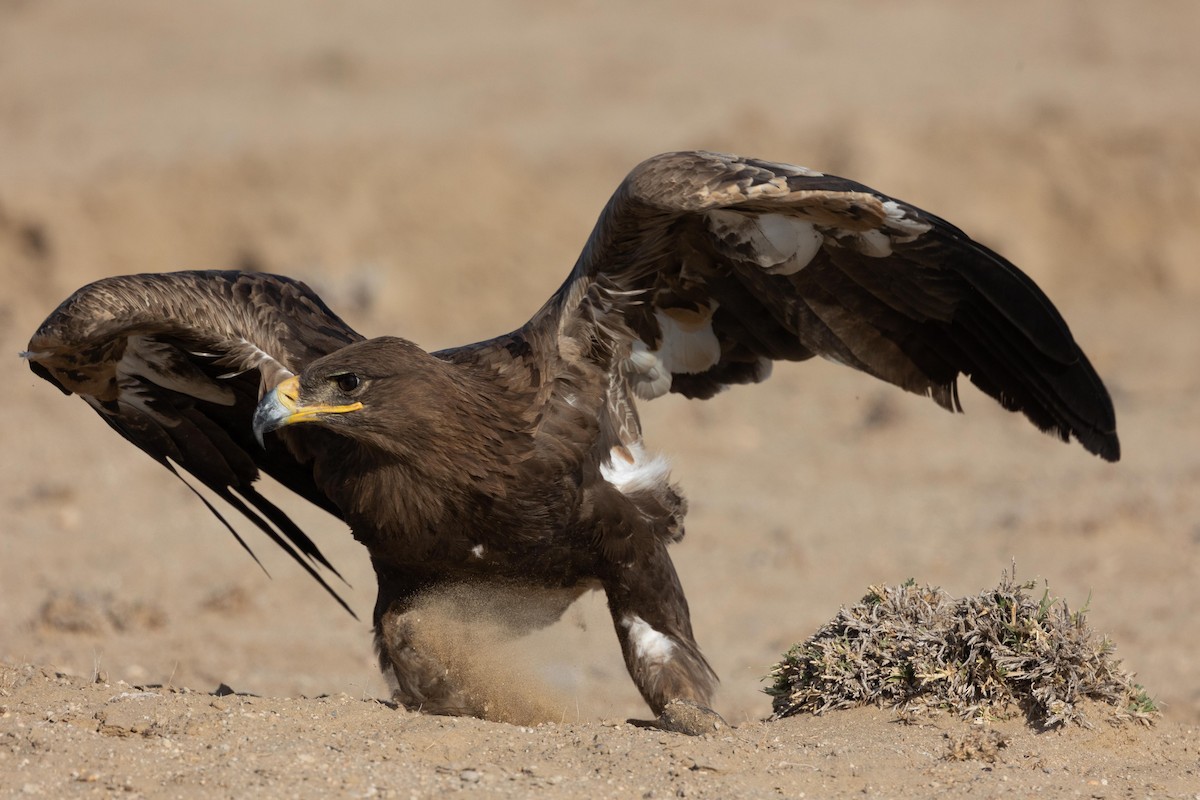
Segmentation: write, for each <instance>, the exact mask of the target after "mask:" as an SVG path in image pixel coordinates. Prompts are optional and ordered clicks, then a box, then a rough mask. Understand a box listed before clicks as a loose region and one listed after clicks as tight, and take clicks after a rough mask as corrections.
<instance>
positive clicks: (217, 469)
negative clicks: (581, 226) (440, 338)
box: [23, 152, 1119, 713]
mask: <svg viewBox="0 0 1200 800" xmlns="http://www.w3.org/2000/svg"><path fill="white" fill-rule="evenodd" d="M447 299H448V298H447ZM23 355H24V357H25V358H27V359H28V361H29V365H30V367H31V368H32V369H33V371H34V372H36V373H37V374H38V375H39V376H41V377H43V378H45V379H46V380H48V381H50V382H51V383H53V384H54V385H55V386H57V387H58V388H59V389H61V390H62V391H63V392H65V393H74V394H78V395H80V396H81V397H83V399H84V400H86V401H87V402H88V403H89V404H90V405H91V406H92V408H94V409H95V410H96V412H97V413H98V414H99V415H100V417H101V418H102V419H104V420H105V422H107V423H108V424H109V425H111V426H112V427H113V428H114V429H115V430H116V431H117V432H118V433H120V434H121V435H122V436H124V437H125V438H126V439H128V440H129V441H131V442H132V443H134V444H135V445H137V446H138V447H140V448H141V449H142V450H144V451H145V452H147V453H148V454H150V455H151V456H152V457H153V458H154V459H156V460H157V461H158V462H159V463H161V464H163V465H164V466H165V467H167V468H168V469H171V470H172V471H174V468H175V466H178V467H180V468H182V469H183V470H185V471H187V472H188V473H190V474H191V475H193V476H194V477H195V478H196V479H198V480H199V481H200V482H201V483H203V484H204V485H205V486H207V487H209V489H211V490H212V491H213V492H215V493H216V494H217V495H218V496H220V497H221V498H223V499H224V500H225V501H227V502H228V503H229V504H231V505H232V506H233V507H234V508H235V509H237V511H239V512H241V513H242V514H244V515H245V516H246V517H248V518H249V519H250V520H251V521H252V522H253V523H254V524H255V525H256V526H257V527H258V528H260V529H261V530H262V531H263V532H265V533H266V535H268V536H270V537H271V538H272V539H273V540H274V541H275V542H276V543H277V544H278V545H279V546H280V547H282V548H283V549H284V550H286V551H287V552H288V553H290V554H291V556H292V557H293V558H294V559H296V561H298V562H299V563H300V564H301V565H303V566H304V568H305V569H306V570H308V571H309V573H310V574H312V575H313V576H314V577H315V578H316V579H317V580H318V581H320V582H321V584H322V585H323V586H325V587H326V589H327V590H329V591H330V592H332V591H333V590H332V589H330V587H329V586H328V584H326V582H325V580H324V579H323V578H322V576H321V574H320V572H319V571H318V567H324V568H330V569H332V568H331V567H330V565H329V564H328V562H327V561H326V560H325V558H324V557H323V556H322V555H321V553H320V551H319V550H318V548H317V547H316V546H315V545H314V543H313V542H312V541H311V540H310V539H309V538H308V536H306V535H305V533H304V532H303V531H301V530H300V529H299V528H298V527H297V526H296V525H295V524H293V522H292V521H291V520H290V519H289V518H288V517H287V515H286V514H284V513H283V512H282V511H281V510H280V509H278V508H277V507H276V506H274V505H272V504H271V503H270V502H269V501H268V500H267V499H266V498H265V497H263V496H262V495H260V494H259V493H258V492H257V491H256V490H255V487H254V481H255V480H256V478H257V477H258V476H259V474H260V472H265V473H267V474H269V475H271V476H273V477H274V478H276V479H277V480H279V481H280V482H281V483H283V484H284V485H285V486H287V487H288V488H289V489H291V490H292V491H294V492H296V493H297V494H300V495H302V496H303V497H305V498H307V499H309V500H311V501H312V502H314V503H316V504H317V505H319V506H320V507H322V508H324V509H325V510H327V511H328V512H329V513H331V514H333V515H334V516H337V517H339V518H340V519H342V520H344V521H345V522H346V523H347V524H348V525H349V527H350V529H351V530H352V531H353V534H354V536H355V538H357V539H358V540H359V541H360V542H362V543H363V544H364V545H365V546H366V547H367V549H368V550H369V552H370V556H371V561H372V564H373V565H374V568H375V571H376V574H377V576H378V581H379V594H378V601H377V603H376V605H375V609H374V620H373V621H374V630H375V640H376V645H377V647H378V651H379V656H380V664H381V667H382V668H383V669H384V671H385V672H390V673H391V674H392V675H393V676H394V678H395V681H396V684H397V689H396V696H397V698H398V699H399V700H400V701H402V702H403V703H404V704H405V705H407V706H409V707H420V708H423V709H425V710H429V711H442V712H447V713H473V712H477V711H478V709H476V708H473V707H472V705H471V702H472V701H471V699H470V698H469V697H465V696H464V695H463V693H462V692H461V691H460V688H459V687H457V686H456V685H454V683H453V681H452V680H448V679H447V670H446V668H445V665H442V664H439V663H437V662H436V660H435V659H434V658H433V657H432V656H431V655H430V654H428V653H424V652H421V650H420V649H419V648H418V647H415V646H414V642H413V637H412V636H411V633H412V629H411V622H412V620H411V619H410V614H409V612H410V611H411V609H412V604H413V601H414V599H415V598H417V597H418V596H419V595H420V594H421V593H422V592H424V591H426V590H429V589H433V588H436V587H439V586H444V585H446V584H451V583H460V582H479V583H481V584H483V585H485V586H486V585H489V584H499V583H505V584H507V585H509V586H512V585H516V586H520V587H525V589H527V591H528V594H529V596H530V597H531V598H533V597H535V596H536V597H537V598H539V602H544V603H546V604H547V605H548V607H549V609H550V611H549V613H548V614H547V615H546V616H545V619H547V620H548V619H552V618H554V617H555V616H556V615H557V614H561V612H562V610H563V609H565V608H566V606H567V605H568V604H569V603H570V602H571V601H572V600H573V599H574V598H576V597H577V596H579V594H581V593H582V592H584V591H585V590H587V589H590V588H601V589H603V590H604V592H605V593H606V595H607V599H608V606H609V608H610V610H611V613H612V619H613V623H614V625H615V628H616V633H617V638H618V639H619V641H620V646H621V649H622V651H623V653H624V657H625V663H626V664H627V666H628V668H629V673H630V675H631V676H632V678H633V680H634V682H635V683H636V684H637V687H638V689H639V690H640V691H641V694H642V696H643V697H644V698H645V700H646V702H647V703H648V704H649V705H650V707H651V708H652V709H653V710H654V711H655V712H656V713H659V712H661V711H662V710H663V708H664V707H665V706H666V704H667V703H668V702H669V701H674V700H681V701H685V702H689V703H694V704H697V705H705V704H707V703H708V702H709V700H710V697H711V694H712V692H713V690H714V686H715V683H716V676H715V675H714V673H713V671H712V670H711V669H710V668H709V665H708V663H707V662H706V661H705V659H704V657H703V656H702V655H701V653H700V650H699V648H698V647H697V645H696V642H695V639H694V637H693V635H692V628H691V623H690V620H689V615H688V606H687V602H686V600H685V599H684V594H683V591H682V589H681V587H680V583H679V580H678V578H677V577H676V573H675V569H674V567H673V566H672V563H671V559H670V558H669V556H668V554H667V545H668V544H670V543H671V542H675V541H678V540H679V539H680V538H681V537H682V536H683V516H684V512H685V503H684V500H683V497H682V495H681V494H680V492H679V490H678V489H677V488H676V486H674V485H673V484H672V483H671V482H670V480H669V474H668V467H667V463H666V462H665V461H664V460H663V459H661V458H658V457H655V456H653V455H651V454H648V453H647V452H646V451H645V449H644V448H643V445H642V432H641V427H640V424H639V421H638V414H637V410H636V407H635V400H636V399H642V400H650V399H653V398H655V397H659V396H661V395H663V394H666V393H667V392H677V393H680V394H683V395H686V396H688V397H694V398H708V397H711V396H712V395H713V394H715V393H716V392H718V391H720V390H721V389H723V388H725V387H726V386H729V385H731V384H737V383H755V382H758V381H762V380H764V379H766V378H767V376H768V375H769V374H770V372H771V364H772V362H773V361H775V360H779V359H783V360H788V361H802V360H805V359H808V358H812V357H813V356H822V357H824V358H827V359H830V360H832V361H836V362H838V363H841V364H845V365H847V366H850V367H853V368H855V369H858V370H861V371H863V372H866V373H869V374H871V375H874V376H875V377H877V378H881V379H883V380H885V381H888V382H889V383H892V384H895V385H897V386H899V387H901V388H903V389H906V390H908V391H910V392H916V393H918V394H925V395H928V396H929V397H931V398H932V399H933V400H934V401H935V402H936V403H938V404H939V405H941V406H943V407H945V408H947V409H950V410H961V409H960V406H959V399H958V393H957V389H956V378H957V376H958V375H960V374H962V375H966V376H968V377H969V378H970V380H971V382H972V383H974V384H975V385H976V386H978V387H979V388H980V389H982V390H983V391H984V392H986V393H987V394H989V395H991V396H992V397H994V398H996V399H997V400H998V401H999V402H1000V403H1001V404H1002V405H1003V406H1004V407H1005V408H1007V409H1010V410H1012V411H1020V412H1022V413H1023V414H1025V416H1027V417H1028V418H1029V420H1030V421H1031V422H1033V424H1034V425H1036V426H1037V427H1038V428H1040V429H1041V430H1043V431H1047V432H1049V433H1051V434H1053V435H1055V436H1057V437H1059V438H1060V439H1062V440H1064V441H1065V440H1068V439H1069V438H1072V437H1074V438H1075V439H1076V440H1078V441H1079V443H1080V444H1082V445H1083V447H1084V448H1086V449H1087V450H1089V451H1091V452H1092V453H1095V454H1097V455H1099V456H1101V457H1102V458H1104V459H1107V460H1109V461H1116V460H1117V458H1118V456H1119V445H1118V441H1117V435H1116V422H1115V417H1114V413H1113V406H1112V402H1111V401H1110V399H1109V396H1108V392H1107V391H1106V390H1105V387H1104V385H1103V383H1101V381H1100V378H1099V377H1098V376H1097V374H1096V372H1095V371H1094V370H1093V369H1092V366H1091V364H1089V363H1088V359H1087V357H1086V356H1085V355H1084V354H1083V352H1082V351H1081V350H1080V348H1079V347H1078V345H1076V343H1075V341H1074V339H1073V338H1072V336H1071V333H1070V331H1069V330H1068V328H1067V325H1066V323H1065V322H1064V321H1063V319H1062V317H1061V316H1060V315H1059V314H1058V312H1057V311H1056V310H1055V308H1054V306H1053V305H1052V304H1051V303H1050V301H1049V300H1048V299H1047V298H1046V296H1045V295H1044V294H1043V293H1042V291H1041V290H1040V289H1038V287H1037V286H1036V285H1035V284H1034V283H1033V281H1031V280H1030V279H1029V278H1028V277H1026V276H1025V275H1024V274H1023V273H1022V272H1021V271H1020V270H1018V269H1017V268H1016V267H1015V266H1013V265H1012V264H1010V263H1009V262H1008V261H1006V260H1005V259H1004V258H1003V257H1001V256H999V255H997V254H996V253H994V252H992V251H991V250H989V249H988V248H986V247H984V246H982V245H980V244H978V243H976V242H974V241H972V240H971V239H970V238H969V237H968V236H967V235H966V234H964V233H963V232H962V231H960V230H959V229H958V228H956V227H954V226H953V225H951V224H950V223H948V222H946V221H945V220H942V219H940V218H938V217H936V216H934V215H932V214H929V213H927V212H925V211H922V210H921V209H919V208H916V207H915V206H912V205H909V204H907V203H905V202H902V201H900V200H896V199H894V198H891V197H888V196H886V195H884V194H881V193H879V192H877V191H875V190H874V189H871V188H869V187H867V186H864V185H862V184H859V183H855V182H853V181H850V180H846V179H844V178H838V177H834V176H830V175H824V174H821V173H819V172H814V171H812V170H809V169H805V168H802V167H796V166H789V165H786V164H777V163H772V162H768V161H761V160H757V159H752V158H741V157H737V156H732V155H722V154H718V153H709V152H678V153H667V154H663V155H658V156H655V157H653V158H651V159H649V160H647V161H645V162H643V163H642V164H640V165H639V166H637V167H636V168H635V169H634V170H633V171H632V172H631V173H630V174H629V175H628V177H626V179H625V180H624V181H623V182H622V183H621V185H620V186H619V187H618V188H617V190H616V193H615V194H614V195H613V197H612V198H611V199H610V200H609V202H608V204H607V205H606V206H605V207H604V209H603V211H602V212H601V214H600V218H599V221H598V222H597V223H596V226H595V229H594V230H593V231H592V234H591V236H590V237H589V238H588V240H587V242H586V243H585V244H584V247H583V252H582V253H581V254H580V256H579V259H578V261H577V262H576V264H575V267H574V269H573V270H572V271H571V273H570V274H569V275H568V276H567V279H566V281H565V282H564V283H563V284H562V286H561V287H560V288H559V289H558V291H556V292H555V293H554V294H553V296H552V297H551V298H550V299H549V300H548V301H547V302H546V303H545V305H544V306H542V308H541V309H540V310H539V311H538V312H537V313H536V314H535V315H534V316H533V318H532V319H530V320H529V322H528V323H526V324H525V325H524V326H522V327H521V328H519V329H518V330H515V331H513V332H511V333H506V334H504V335H501V336H498V337H496V338H495V339H491V340H488V341H484V342H479V343H476V344H470V345H466V346H463V347H457V348H453V349H449V350H443V351H440V352H436V353H427V352H425V351H423V350H421V349H420V348H418V347H417V346H416V345H414V344H412V343H410V342H408V341H405V340H404V339H399V338H392V337H383V338H377V339H370V340H365V339H364V338H363V337H362V336H360V335H359V334H358V333H356V332H355V331H354V330H353V329H351V328H350V326H348V325H347V324H346V323H345V322H343V321H342V320H341V319H340V318H339V317H338V316H337V315H336V314H334V313H333V312H332V311H331V310H330V309H329V308H327V307H326V306H325V304H324V303H323V302H322V301H321V299H320V298H318V297H317V296H316V294H314V293H313V292H312V291H311V290H310V289H308V288H307V287H306V286H305V285H304V284H302V283H299V282H297V281H295V280H291V279H289V278H285V277H280V276H275V275H265V274H251V273H242V272H217V271H211V272H176V273H167V274H150V275H127V276H120V277H112V278H106V279H104V280H100V281H97V282H95V283H93V284H91V285H89V286H86V287H84V288H82V289H80V290H79V291H78V292H76V293H75V294H74V295H72V296H71V297H70V298H68V299H67V300H66V301H65V302H63V303H62V305H60V306H59V307H58V308H57V309H56V310H55V311H54V312H53V313H52V314H51V315H50V316H49V318H48V319H47V320H46V321H45V322H44V323H43V324H42V326H41V327H40V328H39V329H38V331H37V333H35V334H34V336H33V338H32V340H31V341H30V343H29V350H28V352H26V353H24V354H23ZM206 502H207V501H206ZM209 507H210V508H212V506H211V505H210V506H209ZM213 510H214V511H216V509H213ZM218 516H220V515H219V514H218ZM222 521H224V520H222ZM226 525H228V523H226ZM230 530H231V531H232V530H233V528H232V527H231V528H230ZM234 535H235V536H236V535H237V534H236V532H235V533H234ZM239 541H241V539H240V537H239ZM242 544H243V546H245V543H244V542H243V543H242ZM335 574H336V573H335ZM335 596H336V595H335Z"/></svg>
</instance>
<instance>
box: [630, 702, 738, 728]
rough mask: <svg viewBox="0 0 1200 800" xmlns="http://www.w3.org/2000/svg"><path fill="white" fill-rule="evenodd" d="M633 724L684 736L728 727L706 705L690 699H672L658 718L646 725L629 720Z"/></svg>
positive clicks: (726, 723) (718, 715)
mask: <svg viewBox="0 0 1200 800" xmlns="http://www.w3.org/2000/svg"><path fill="white" fill-rule="evenodd" d="M629 722H630V723H631V724H633V725H638V726H646V727H654V728H658V729H659V730H663V731H670V732H671V733H682V734H684V735H685V736H702V735H704V734H706V733H717V732H718V731H720V730H722V729H725V728H728V727H729V723H728V722H726V721H725V719H724V718H723V717H722V716H721V715H720V714H718V713H717V712H715V711H713V710H712V709H711V708H709V707H708V706H702V705H699V704H698V703H693V702H692V701H690V700H672V701H671V702H669V703H667V704H666V706H664V707H663V710H662V713H661V714H659V715H658V719H656V720H654V721H653V722H651V723H649V725H646V723H643V722H641V721H639V720H630V721H629Z"/></svg>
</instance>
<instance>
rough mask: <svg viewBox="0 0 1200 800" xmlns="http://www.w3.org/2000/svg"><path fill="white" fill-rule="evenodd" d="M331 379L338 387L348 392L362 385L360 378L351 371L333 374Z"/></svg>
mask: <svg viewBox="0 0 1200 800" xmlns="http://www.w3.org/2000/svg"><path fill="white" fill-rule="evenodd" d="M331 380H332V381H333V382H334V383H336V384H337V387H338V389H340V390H341V391H343V392H345V393H346V394H349V393H350V392H353V391H354V390H355V389H357V388H358V387H359V386H361V385H362V379H361V378H359V377H358V376H357V375H355V374H354V373H353V372H343V373H342V374H341V375H334V376H333V377H332V378H331Z"/></svg>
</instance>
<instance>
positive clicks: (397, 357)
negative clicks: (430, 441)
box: [253, 336, 445, 449]
mask: <svg viewBox="0 0 1200 800" xmlns="http://www.w3.org/2000/svg"><path fill="white" fill-rule="evenodd" d="M444 368H445V362H442V361H440V360H438V359H435V358H433V357H432V356H430V355H429V354H428V353H426V352H425V351H424V350H422V349H421V348H419V347H417V346H416V345H415V344H413V343H412V342H409V341H406V340H404V339H398V338H395V337H386V336H385V337H380V338H378V339H368V340H367V341H363V342H357V343H355V344H351V345H348V346H346V347H343V348H342V349H340V350H337V351H335V352H333V353H330V354H329V355H327V356H324V357H322V358H319V359H317V360H316V361H313V362H312V363H311V364H309V365H308V366H307V367H305V368H304V370H303V371H302V372H301V373H300V374H299V375H296V376H294V377H291V378H288V379H287V380H285V381H284V382H283V383H281V384H279V385H278V386H276V387H275V388H274V389H271V390H270V391H268V392H267V393H266V394H265V395H263V398H262V400H260V401H259V403H258V408H257V409H256V410H255V412H254V422H253V426H254V435H255V436H257V437H258V441H259V443H262V441H263V435H264V434H266V433H268V432H270V431H274V430H277V429H279V428H282V427H284V426H288V425H297V424H299V423H317V424H319V425H321V426H322V427H325V428H327V429H329V430H331V431H333V432H335V433H338V434H341V435H344V436H348V437H350V438H353V439H356V440H359V441H360V442H363V443H364V444H374V445H376V446H384V445H385V443H394V442H395V440H396V438H397V436H400V435H403V434H404V433H405V432H412V431H413V428H420V427H422V426H421V424H420V423H421V417H423V416H424V415H425V413H426V412H427V411H428V409H429V407H430V406H431V405H432V406H434V407H436V406H437V405H438V395H439V390H438V388H437V387H438V385H439V384H440V383H441V380H440V379H441V378H442V377H443V373H444ZM386 449H391V448H386Z"/></svg>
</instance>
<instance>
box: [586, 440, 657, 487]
mask: <svg viewBox="0 0 1200 800" xmlns="http://www.w3.org/2000/svg"><path fill="white" fill-rule="evenodd" d="M670 476H671V462H670V461H668V460H667V459H666V458H664V457H663V456H661V455H657V456H653V457H651V456H647V455H646V450H645V448H644V447H642V445H641V442H635V443H634V444H631V445H629V446H628V447H614V448H613V449H612V451H611V452H610V453H609V460H608V463H606V464H601V465H600V477H602V478H604V480H606V481H608V482H609V483H611V484H612V485H613V486H614V487H616V489H617V491H619V492H621V493H622V494H631V493H634V492H645V491H653V490H654V489H657V488H658V487H660V486H662V485H663V484H664V483H666V482H667V481H668V480H669V478H670Z"/></svg>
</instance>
